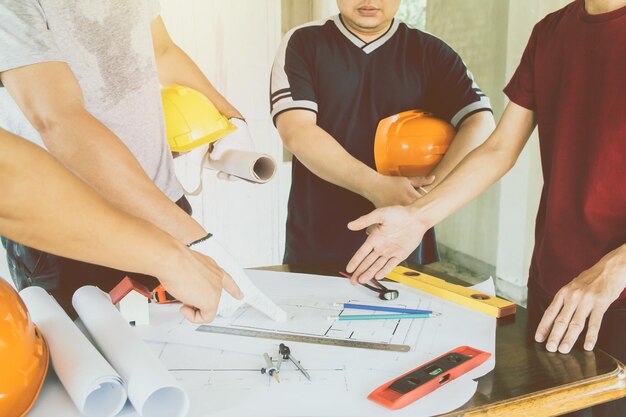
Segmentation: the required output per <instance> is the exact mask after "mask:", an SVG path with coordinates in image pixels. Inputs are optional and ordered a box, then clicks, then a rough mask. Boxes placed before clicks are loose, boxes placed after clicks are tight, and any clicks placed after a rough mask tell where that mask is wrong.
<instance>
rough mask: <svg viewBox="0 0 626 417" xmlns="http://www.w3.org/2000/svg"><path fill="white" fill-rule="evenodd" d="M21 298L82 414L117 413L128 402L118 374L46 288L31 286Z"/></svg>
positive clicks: (97, 416)
mask: <svg viewBox="0 0 626 417" xmlns="http://www.w3.org/2000/svg"><path fill="white" fill-rule="evenodd" d="M20 296H21V297H22V300H24V303H25V304H26V307H27V308H28V311H29V313H30V316H31V319H32V320H33V322H34V323H35V324H36V325H37V327H39V329H40V330H41V332H42V333H43V336H44V338H45V339H46V342H47V343H48V347H49V349H50V356H51V358H52V366H53V367H54V370H55V372H56V374H57V375H58V377H59V380H60V381H61V383H62V384H63V387H64V388H65V390H66V391H67V393H68V394H69V396H70V398H71V399H72V401H73V402H74V404H75V405H76V408H78V410H79V411H80V413H81V414H82V415H84V416H87V417H112V416H115V415H116V414H118V413H119V412H120V411H121V409H122V407H124V404H125V403H126V388H125V386H124V381H123V380H122V378H121V377H120V376H119V374H118V373H117V372H115V370H114V369H113V368H112V367H111V365H109V363H108V362H107V361H106V360H105V359H104V358H103V357H102V355H101V354H100V352H98V351H97V350H96V348H95V347H94V346H93V345H92V344H91V343H89V341H88V340H87V338H86V337H85V335H84V334H83V333H81V331H80V330H78V327H76V325H74V323H73V322H72V320H71V319H70V318H69V316H68V315H67V314H66V313H65V311H63V309H62V308H61V306H59V304H58V303H57V302H56V300H55V299H54V298H52V297H51V296H50V295H49V294H48V293H47V292H46V291H45V290H44V289H42V288H40V287H28V288H26V289H23V290H22V291H21V292H20Z"/></svg>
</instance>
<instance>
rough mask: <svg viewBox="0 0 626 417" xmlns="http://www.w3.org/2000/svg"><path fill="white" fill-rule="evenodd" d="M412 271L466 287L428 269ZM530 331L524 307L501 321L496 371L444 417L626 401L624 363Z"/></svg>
mask: <svg viewBox="0 0 626 417" xmlns="http://www.w3.org/2000/svg"><path fill="white" fill-rule="evenodd" d="M410 267H411V268H413V269H417V270H421V271H423V272H425V273H428V274H432V275H435V276H438V277H441V278H444V279H446V280H448V281H450V282H454V283H457V284H466V283H464V282H462V281H460V280H458V279H456V278H454V277H451V276H448V275H445V274H441V273H440V272H436V271H434V270H432V269H430V268H428V267H423V266H415V265H410ZM260 269H270V270H277V271H290V272H302V273H312V274H321V275H334V276H336V275H337V271H339V269H337V267H336V266H327V267H303V266H293V265H292V266H287V265H283V266H274V267H267V268H260ZM528 327H529V326H528V315H527V312H526V309H524V308H522V307H518V309H517V314H516V315H515V316H514V317H508V318H503V319H499V320H498V325H497V330H496V367H495V369H494V370H493V371H491V372H489V373H488V374H486V375H484V376H482V377H481V378H479V379H478V389H477V391H476V394H474V396H473V397H472V399H471V400H470V401H468V402H467V403H466V404H465V405H463V406H462V407H460V408H458V409H457V410H455V411H453V412H450V413H447V414H445V415H444V416H446V417H448V416H489V417H498V416H503V417H528V416H531V415H532V416H533V417H542V416H555V415H560V414H563V413H567V412H571V411H576V410H580V409H582V408H586V407H589V406H591V405H595V404H599V403H603V402H607V401H611V400H615V399H618V398H621V397H625V396H626V367H625V366H624V365H623V364H622V363H620V362H618V361H617V360H616V359H614V358H613V357H611V356H609V355H608V354H606V353H604V352H602V351H601V350H595V351H593V352H586V351H584V350H582V349H581V348H579V347H574V348H573V349H572V352H571V353H569V354H567V355H563V354H560V353H550V352H548V351H546V350H545V348H544V346H543V345H542V344H539V343H536V342H534V341H533V340H532V338H531V337H530V336H529V334H531V333H529V328H528ZM530 330H531V332H533V331H534V328H533V329H530ZM616 417H618V416H616Z"/></svg>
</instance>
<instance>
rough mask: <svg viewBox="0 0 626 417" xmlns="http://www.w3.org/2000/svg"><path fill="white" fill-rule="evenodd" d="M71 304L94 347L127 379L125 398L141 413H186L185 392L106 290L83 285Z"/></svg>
mask: <svg viewBox="0 0 626 417" xmlns="http://www.w3.org/2000/svg"><path fill="white" fill-rule="evenodd" d="M72 305H73V306H74V309H75V310H76V312H77V313H78V315H79V316H80V319H81V320H82V322H83V323H84V324H85V327H86V328H87V330H88V331H89V333H90V334H91V337H92V338H93V339H94V341H95V342H96V344H97V346H98V349H100V351H101V352H102V354H103V355H104V356H105V357H106V358H107V360H108V361H109V362H110V363H111V365H113V367H114V368H115V369H116V370H117V371H118V372H119V373H120V375H121V376H122V378H124V380H125V381H126V382H127V384H128V398H129V399H130V402H131V403H132V405H133V407H135V410H137V412H138V413H139V414H140V415H141V416H143V417H183V416H185V415H186V414H187V412H188V410H189V399H188V397H187V393H186V392H185V391H184V390H183V389H182V387H180V385H179V384H178V383H177V382H176V380H175V379H174V377H173V376H172V375H171V374H170V373H169V372H168V371H167V369H166V368H165V367H164V366H163V364H162V363H161V362H160V361H159V359H158V358H156V357H155V356H154V354H153V353H152V352H151V351H150V350H149V349H148V347H147V346H146V345H145V344H144V343H143V342H142V341H141V340H140V339H139V338H138V337H137V336H136V335H135V334H134V332H133V331H132V329H131V328H130V326H129V325H128V323H127V322H126V320H124V318H123V317H122V315H121V314H120V313H119V311H118V310H117V309H116V308H115V307H114V306H113V304H111V299H110V298H109V295H108V294H106V293H104V292H102V291H101V290H100V289H99V288H97V287H94V286H85V287H82V288H79V289H78V290H77V291H76V292H75V293H74V297H73V298H72Z"/></svg>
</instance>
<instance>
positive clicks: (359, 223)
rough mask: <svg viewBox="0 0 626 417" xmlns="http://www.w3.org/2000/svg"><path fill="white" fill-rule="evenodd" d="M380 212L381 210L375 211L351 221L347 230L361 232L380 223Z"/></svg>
mask: <svg viewBox="0 0 626 417" xmlns="http://www.w3.org/2000/svg"><path fill="white" fill-rule="evenodd" d="M380 212H381V209H376V210H374V211H372V212H370V213H368V214H366V215H364V216H361V217H359V218H358V219H356V220H352V221H351V222H350V223H348V229H350V230H353V231H357V230H363V229H365V228H367V227H369V226H371V225H374V224H378V223H380V219H381V216H380Z"/></svg>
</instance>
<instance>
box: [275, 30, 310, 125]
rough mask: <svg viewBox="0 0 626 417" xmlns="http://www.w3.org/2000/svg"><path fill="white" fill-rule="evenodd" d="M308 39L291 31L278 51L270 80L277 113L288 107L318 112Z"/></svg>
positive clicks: (295, 31)
mask: <svg viewBox="0 0 626 417" xmlns="http://www.w3.org/2000/svg"><path fill="white" fill-rule="evenodd" d="M307 56H309V53H308V48H307V47H306V43H305V42H302V41H301V38H300V36H299V34H298V31H297V30H293V31H291V32H288V33H287V34H286V35H285V37H284V38H283V40H282V41H281V44H280V46H279V48H278V51H277V52H276V57H275V59H274V65H273V66H272V74H271V80H270V111H271V115H272V120H274V124H276V117H277V116H278V115H279V114H280V113H283V112H285V111H287V110H294V109H305V110H310V111H313V112H316V113H317V98H316V95H315V88H314V86H315V84H314V82H313V77H312V75H311V65H310V64H309V62H310V60H309V59H307Z"/></svg>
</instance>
